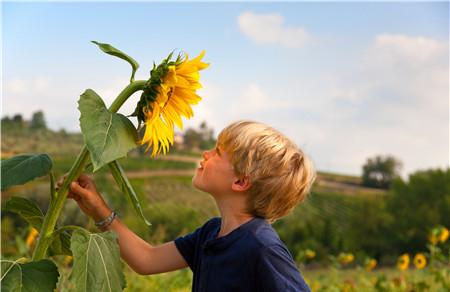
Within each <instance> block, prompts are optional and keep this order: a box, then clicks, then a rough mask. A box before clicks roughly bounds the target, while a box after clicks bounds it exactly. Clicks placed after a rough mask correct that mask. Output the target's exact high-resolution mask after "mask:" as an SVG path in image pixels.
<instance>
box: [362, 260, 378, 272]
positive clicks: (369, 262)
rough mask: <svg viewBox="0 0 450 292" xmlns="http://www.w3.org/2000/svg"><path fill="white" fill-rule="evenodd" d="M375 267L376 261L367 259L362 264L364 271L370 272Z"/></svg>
mask: <svg viewBox="0 0 450 292" xmlns="http://www.w3.org/2000/svg"><path fill="white" fill-rule="evenodd" d="M376 266H377V260H376V259H370V258H367V259H366V261H365V263H364V268H365V269H366V271H368V272H370V271H372V270H373V269H375V267H376Z"/></svg>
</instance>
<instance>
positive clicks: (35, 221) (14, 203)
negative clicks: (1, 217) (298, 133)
mask: <svg viewBox="0 0 450 292" xmlns="http://www.w3.org/2000/svg"><path fill="white" fill-rule="evenodd" d="M2 209H3V211H9V212H14V213H17V214H19V215H20V216H21V217H22V218H23V219H25V220H26V221H27V222H28V223H29V224H30V225H31V226H33V227H34V228H36V229H37V230H41V226H42V222H43V221H44V214H43V213H42V211H41V209H40V208H39V206H38V205H37V204H36V203H35V202H34V201H31V200H28V199H25V198H21V197H11V198H10V199H9V200H8V201H6V203H5V204H4V206H3V208H2Z"/></svg>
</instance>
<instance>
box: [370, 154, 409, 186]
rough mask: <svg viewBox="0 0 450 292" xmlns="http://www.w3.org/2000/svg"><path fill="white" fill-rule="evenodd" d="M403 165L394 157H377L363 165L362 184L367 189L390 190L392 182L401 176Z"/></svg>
mask: <svg viewBox="0 0 450 292" xmlns="http://www.w3.org/2000/svg"><path fill="white" fill-rule="evenodd" d="M401 168H402V163H401V161H400V160H398V159H396V158H395V157H393V156H389V155H387V156H380V155H378V156H376V157H375V158H369V159H367V162H366V164H364V165H363V174H362V184H363V185H364V186H367V187H374V188H381V189H388V188H389V187H390V185H391V183H392V180H393V179H395V178H396V177H399V176H400V170H401Z"/></svg>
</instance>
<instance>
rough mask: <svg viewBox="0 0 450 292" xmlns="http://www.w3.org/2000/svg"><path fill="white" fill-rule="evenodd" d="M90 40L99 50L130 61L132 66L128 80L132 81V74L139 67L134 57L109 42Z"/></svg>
mask: <svg viewBox="0 0 450 292" xmlns="http://www.w3.org/2000/svg"><path fill="white" fill-rule="evenodd" d="M92 42H93V43H94V44H96V45H97V46H98V47H99V48H100V50H102V51H103V52H105V53H107V54H109V55H112V56H116V57H118V58H121V59H123V60H125V61H127V62H128V63H130V65H131V68H132V71H131V78H130V82H133V80H134V74H135V73H136V70H137V69H138V68H139V64H138V62H136V60H135V59H133V58H131V57H130V56H128V55H127V54H125V53H124V52H122V51H120V50H118V49H116V48H114V47H113V46H111V45H110V44H103V43H99V42H96V41H92Z"/></svg>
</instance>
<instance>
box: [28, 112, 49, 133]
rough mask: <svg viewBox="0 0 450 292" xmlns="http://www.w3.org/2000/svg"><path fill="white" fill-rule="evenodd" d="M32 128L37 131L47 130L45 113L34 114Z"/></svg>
mask: <svg viewBox="0 0 450 292" xmlns="http://www.w3.org/2000/svg"><path fill="white" fill-rule="evenodd" d="M30 128H31V129H34V130H37V129H47V125H46V123H45V118H44V113H43V112H42V111H37V112H35V113H33V117H32V118H31V123H30Z"/></svg>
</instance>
